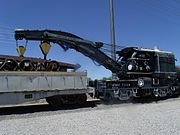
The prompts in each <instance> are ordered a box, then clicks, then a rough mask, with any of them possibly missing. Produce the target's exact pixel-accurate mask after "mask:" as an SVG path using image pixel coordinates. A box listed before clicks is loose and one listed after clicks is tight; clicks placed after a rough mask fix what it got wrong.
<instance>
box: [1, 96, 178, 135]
mask: <svg viewBox="0 0 180 135" xmlns="http://www.w3.org/2000/svg"><path fill="white" fill-rule="evenodd" d="M35 134H38V135H105V134H107V135H180V99H176V100H173V99H171V100H166V101H161V102H158V103H155V102H154V103H145V104H141V103H138V104H132V103H129V104H125V105H122V104H119V105H117V104H116V105H98V106H97V107H94V108H85V109H83V108H81V109H75V110H64V111H63V110H59V111H52V112H51V111H48V112H38V113H29V114H17V115H4V116H0V135H35Z"/></svg>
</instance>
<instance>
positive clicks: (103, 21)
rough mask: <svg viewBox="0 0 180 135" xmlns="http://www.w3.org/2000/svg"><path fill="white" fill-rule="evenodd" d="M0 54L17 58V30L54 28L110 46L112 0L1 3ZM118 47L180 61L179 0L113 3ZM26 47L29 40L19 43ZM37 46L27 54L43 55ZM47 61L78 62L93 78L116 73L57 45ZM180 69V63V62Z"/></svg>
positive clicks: (10, 0) (12, 0)
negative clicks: (161, 52) (156, 48)
mask: <svg viewBox="0 0 180 135" xmlns="http://www.w3.org/2000/svg"><path fill="white" fill-rule="evenodd" d="M0 2H1V8H0V54H9V55H17V53H16V50H15V41H14V40H13V33H12V32H13V29H16V28H22V29H55V30H64V31H68V32H71V33H74V34H77V35H79V36H81V37H83V38H86V39H89V40H93V41H103V42H107V43H109V42H110V30H109V25H110V24H109V0H0ZM114 9H115V31H116V44H118V45H123V46H140V47H146V48H154V46H159V48H161V49H163V50H167V51H172V52H174V53H175V55H176V58H177V59H178V60H179V61H180V52H179V50H180V0H114ZM20 43H22V44H23V43H24V42H20ZM38 45H39V43H38V42H31V43H29V44H28V47H27V52H26V53H25V56H34V57H42V54H41V52H40V49H39V47H38ZM48 58H51V59H56V60H60V61H64V62H69V63H74V64H76V63H79V64H80V65H81V66H82V67H81V69H80V70H81V71H83V70H87V71H88V76H89V77H91V78H93V79H95V78H102V77H103V76H107V77H108V76H110V75H111V72H110V71H108V70H106V69H105V68H103V67H102V66H100V67H99V66H96V65H95V64H94V63H93V62H92V61H91V60H90V59H89V58H86V57H84V56H83V55H82V54H80V53H78V52H75V51H73V50H69V51H67V52H63V50H62V49H61V48H60V47H59V46H58V45H54V46H53V47H52V49H51V51H50V54H49V55H48ZM177 64H179V65H180V62H177Z"/></svg>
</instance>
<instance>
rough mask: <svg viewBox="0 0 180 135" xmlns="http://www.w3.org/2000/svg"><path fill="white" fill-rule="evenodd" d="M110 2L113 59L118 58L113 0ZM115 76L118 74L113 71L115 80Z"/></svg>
mask: <svg viewBox="0 0 180 135" xmlns="http://www.w3.org/2000/svg"><path fill="white" fill-rule="evenodd" d="M109 2H110V31H111V57H112V59H113V60H116V53H115V52H116V48H115V30H114V8H113V0H110V1H109ZM115 78H116V74H115V73H112V79H113V80H114V79H115Z"/></svg>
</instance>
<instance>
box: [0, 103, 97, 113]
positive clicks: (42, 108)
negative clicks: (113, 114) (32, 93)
mask: <svg viewBox="0 0 180 135" xmlns="http://www.w3.org/2000/svg"><path fill="white" fill-rule="evenodd" d="M97 104H98V103H96V102H86V103H85V104H73V105H63V106H59V107H52V106H50V105H48V104H41V105H27V106H14V107H13V106H12V107H3V108H0V115H11V114H27V113H36V112H48V111H58V110H72V109H73V110H74V109H80V108H92V107H96V105H97Z"/></svg>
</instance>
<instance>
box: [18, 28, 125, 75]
mask: <svg viewBox="0 0 180 135" xmlns="http://www.w3.org/2000/svg"><path fill="white" fill-rule="evenodd" d="M15 39H16V40H22V39H26V40H36V41H48V42H53V43H57V44H58V45H60V46H61V47H62V48H63V49H64V50H67V49H69V48H70V49H74V50H76V51H78V52H80V53H82V54H83V55H85V56H87V57H89V58H90V59H92V60H93V61H96V62H98V63H99V64H100V65H102V66H104V67H105V68H106V69H109V70H110V71H112V73H116V74H117V75H118V77H120V76H121V75H122V70H121V68H122V66H121V64H119V63H118V62H116V61H115V60H113V59H112V58H110V57H109V56H107V55H106V54H105V53H104V52H102V51H101V50H100V48H101V47H102V46H103V43H101V42H92V41H89V40H85V39H83V38H80V37H79V36H76V35H74V34H71V33H67V32H63V31H55V30H16V31H15Z"/></svg>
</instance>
